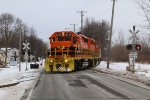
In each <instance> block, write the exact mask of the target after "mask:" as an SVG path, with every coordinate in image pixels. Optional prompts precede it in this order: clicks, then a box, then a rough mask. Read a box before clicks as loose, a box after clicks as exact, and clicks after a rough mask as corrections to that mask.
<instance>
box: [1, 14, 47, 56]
mask: <svg viewBox="0 0 150 100" xmlns="http://www.w3.org/2000/svg"><path fill="white" fill-rule="evenodd" d="M20 39H21V44H22V43H23V42H25V41H28V42H29V43H30V45H29V47H30V50H29V53H30V54H32V55H35V57H43V56H44V55H45V53H46V49H47V45H46V43H44V42H43V40H42V39H40V38H38V37H37V36H36V30H35V29H34V28H32V27H29V26H28V25H27V24H25V23H24V22H23V21H22V20H21V19H20V18H17V17H16V16H14V15H13V14H10V13H3V14H1V15H0V48H6V51H7V49H8V48H17V49H19V46H20ZM22 47H23V46H22ZM6 51H5V55H6V57H7V52H6ZM22 51H23V50H22ZM22 54H24V51H23V52H22Z"/></svg>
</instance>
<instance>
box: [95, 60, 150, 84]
mask: <svg viewBox="0 0 150 100" xmlns="http://www.w3.org/2000/svg"><path fill="white" fill-rule="evenodd" d="M106 66H107V62H106V61H102V62H101V63H100V65H98V66H97V67H96V68H95V69H97V70H99V71H101V72H105V73H109V74H113V75H116V76H121V77H125V78H128V79H133V80H136V81H140V82H142V83H144V84H146V85H150V64H141V63H135V73H132V72H129V71H126V67H127V66H129V64H128V63H127V62H126V63H123V62H119V63H115V62H110V65H109V68H110V69H107V68H106Z"/></svg>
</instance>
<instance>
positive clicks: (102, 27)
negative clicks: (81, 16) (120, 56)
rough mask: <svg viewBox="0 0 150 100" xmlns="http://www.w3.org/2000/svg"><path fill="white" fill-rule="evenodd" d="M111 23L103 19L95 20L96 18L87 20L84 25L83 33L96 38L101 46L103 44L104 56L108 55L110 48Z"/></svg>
mask: <svg viewBox="0 0 150 100" xmlns="http://www.w3.org/2000/svg"><path fill="white" fill-rule="evenodd" d="M109 30H110V25H109V23H108V22H106V21H104V20H102V21H101V22H99V21H95V20H94V19H92V20H89V19H88V18H87V19H86V21H85V26H84V27H83V34H85V35H86V36H88V37H91V38H93V39H95V40H96V41H97V43H98V45H99V46H101V52H102V57H104V58H105V57H106V56H107V54H106V52H107V48H108V37H109Z"/></svg>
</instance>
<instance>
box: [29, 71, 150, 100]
mask: <svg viewBox="0 0 150 100" xmlns="http://www.w3.org/2000/svg"><path fill="white" fill-rule="evenodd" d="M30 100H150V90H148V89H144V88H141V87H138V86H136V85H132V84H130V83H128V82H123V81H120V80H117V79H115V78H112V77H110V76H109V75H107V74H104V73H100V72H96V71H93V70H84V71H79V72H73V73H64V74H60V73H59V74H43V75H42V76H41V79H40V80H39V82H38V83H37V85H36V87H35V88H34V91H33V93H32V96H31V99H30Z"/></svg>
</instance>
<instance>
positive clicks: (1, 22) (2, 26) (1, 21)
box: [0, 13, 17, 65]
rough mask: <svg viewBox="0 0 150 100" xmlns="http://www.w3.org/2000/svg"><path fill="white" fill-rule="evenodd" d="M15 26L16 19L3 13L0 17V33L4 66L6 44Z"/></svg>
mask: <svg viewBox="0 0 150 100" xmlns="http://www.w3.org/2000/svg"><path fill="white" fill-rule="evenodd" d="M16 26H17V20H16V18H15V17H14V16H13V15H12V14H9V13H3V14H1V15H0V33H1V36H2V37H3V39H4V41H5V47H6V50H5V55H6V56H5V65H6V64H7V49H8V43H9V39H10V37H11V35H12V33H13V31H14V30H15V27H16Z"/></svg>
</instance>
